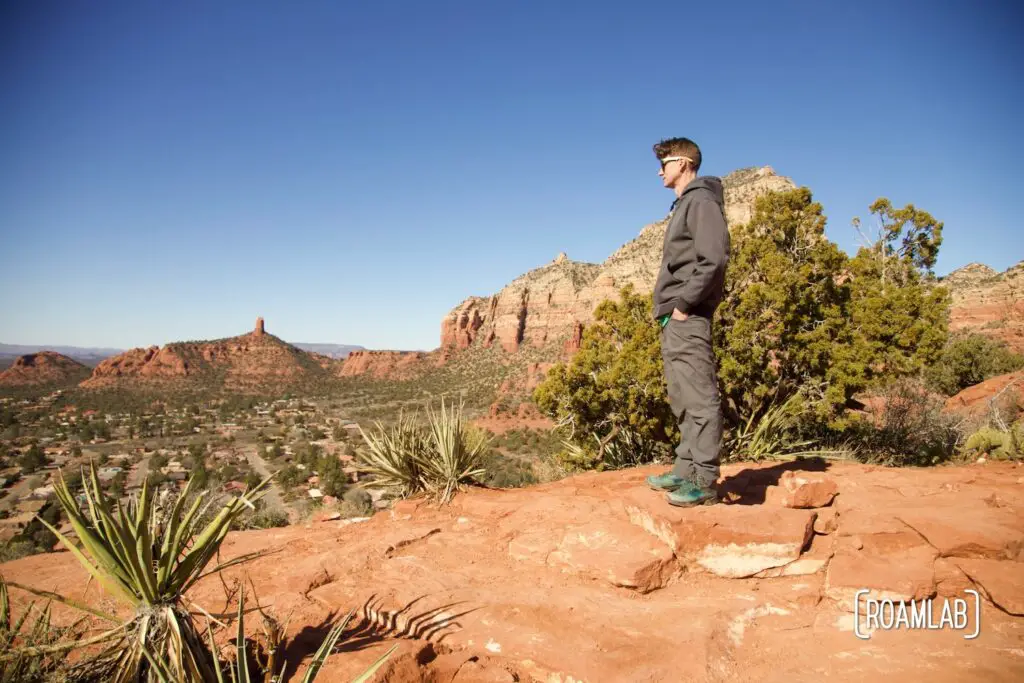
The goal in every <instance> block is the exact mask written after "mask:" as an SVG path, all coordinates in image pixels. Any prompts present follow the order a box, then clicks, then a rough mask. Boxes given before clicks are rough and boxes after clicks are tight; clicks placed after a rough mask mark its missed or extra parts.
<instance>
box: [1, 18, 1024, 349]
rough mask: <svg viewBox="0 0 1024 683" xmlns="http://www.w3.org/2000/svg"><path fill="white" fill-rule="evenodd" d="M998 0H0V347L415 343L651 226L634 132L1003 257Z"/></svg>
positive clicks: (1007, 240) (840, 214) (1013, 152)
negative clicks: (248, 341) (483, 300)
mask: <svg viewBox="0 0 1024 683" xmlns="http://www.w3.org/2000/svg"><path fill="white" fill-rule="evenodd" d="M1021 14H1022V12H1021V11H1020V10H1017V9H1015V8H1014V4H1013V3H1009V2H1007V3H1001V4H1000V3H994V2H982V3H978V4H977V8H973V9H972V8H971V7H970V6H969V5H968V4H967V3H962V2H958V3H952V2H902V1H900V2H893V1H892V0H888V1H887V2H842V3H840V2H821V1H820V0H813V1H812V0H808V1H806V2H773V3H762V2H756V3H755V2H728V3H684V2H675V3H669V2H660V3H647V2H636V3H625V2H597V1H591V2H578V3H570V2H551V1H546V2H503V3H497V2H484V1H480V0H467V1H465V2H458V3H455V2H407V3H406V2H387V3H368V2H367V3H356V2H313V1H306V0H304V1H302V2H279V1H277V2H265V1H260V2H256V1H252V0H247V1H246V2H241V1H227V0H225V1H224V2H156V1H155V0H149V1H146V0H135V1H133V2H98V3H86V2H53V1H39V2H35V1H33V2H29V1H27V0H26V1H23V2H4V3H3V4H2V7H0V230H2V235H0V237H2V241H0V245H2V246H0V341H3V342H6V343H18V344H68V345H79V346H113V347H120V348H128V347H133V346H145V345H150V344H165V343H167V342H171V341H175V340H182V339H205V338H217V337H224V336H231V335H234V334H239V333H242V332H245V331H247V330H248V329H249V328H251V326H252V325H253V322H254V320H255V318H256V316H257V315H262V316H264V317H265V318H266V320H267V329H268V331H270V332H273V333H274V334H277V335H279V336H281V337H282V338H284V339H287V340H289V341H296V342H336V343H351V344H361V345H364V346H367V347H369V348H396V349H413V348H419V349H432V348H435V347H436V346H437V344H438V336H439V330H440V322H441V319H442V317H443V316H444V315H445V314H446V313H447V312H448V311H449V310H450V309H451V308H453V307H454V306H455V305H457V304H458V303H459V302H460V301H461V300H462V299H464V298H465V297H467V296H469V295H474V294H475V295H489V294H492V293H495V292H497V291H498V290H499V289H500V288H501V287H502V286H503V285H504V284H506V283H508V282H509V281H511V280H512V279H514V278H515V277H517V276H518V275H520V274H522V273H524V272H526V271H527V270H530V269H531V268H535V267H537V266H540V265H542V264H544V263H546V262H548V261H550V260H551V259H552V258H554V257H555V256H556V255H557V254H558V252H560V251H565V252H567V253H568V254H569V256H570V258H573V259H577V260H586V261H593V262H600V261H602V260H604V259H605V258H606V257H607V256H608V255H609V254H611V253H612V252H613V251H614V250H615V249H617V248H618V247H620V246H621V245H622V244H624V243H625V242H627V241H629V240H630V239H632V238H633V237H634V236H636V234H637V232H638V231H639V230H640V228H641V227H642V226H643V225H644V224H646V223H649V222H652V221H655V220H658V219H660V218H662V217H663V216H664V215H665V213H666V211H667V210H668V207H669V204H670V202H671V200H672V198H673V197H672V195H671V193H670V192H669V191H667V190H665V189H663V188H661V187H660V182H659V180H658V178H657V176H656V172H657V165H656V163H655V160H654V157H653V155H652V153H651V145H652V144H653V143H654V142H656V141H657V140H658V139H660V138H662V137H669V136H676V135H684V136H688V137H691V138H693V139H694V140H696V141H697V142H698V143H699V144H700V145H701V147H702V149H703V152H704V157H705V163H704V167H703V168H702V172H704V173H708V174H716V175H724V174H726V173H728V172H730V171H732V170H734V169H736V168H740V167H745V166H755V165H770V166H772V167H773V168H775V170H776V171H777V172H779V173H780V174H783V175H786V176H789V177H791V178H793V179H794V181H796V182H797V183H798V184H801V185H806V186H808V187H810V188H811V189H812V191H813V192H814V194H815V197H816V198H817V199H818V200H819V201H821V202H822V203H823V205H824V207H825V211H826V213H827V215H828V217H829V228H828V234H829V236H830V237H831V238H832V239H833V240H835V241H836V242H838V243H839V244H840V246H842V247H843V248H844V249H845V250H846V251H848V252H851V253H852V252H853V250H854V249H855V247H856V239H855V235H854V232H853V230H852V228H851V227H850V220H851V218H852V217H854V216H858V215H859V216H861V217H862V218H865V219H866V218H868V214H867V206H868V205H869V204H870V203H871V202H872V201H873V200H874V199H876V198H877V197H879V196H887V197H889V198H890V199H891V200H892V201H893V202H894V203H895V204H897V205H898V206H902V205H903V204H905V203H908V202H912V203H914V204H916V205H917V206H919V207H921V208H924V209H926V210H928V211H930V212H931V213H932V214H933V215H934V216H935V217H936V218H937V219H939V220H941V221H943V222H944V223H945V243H944V244H943V246H942V250H941V253H940V257H939V263H938V268H937V272H938V273H939V274H945V273H948V272H949V271H950V270H953V269H955V268H957V267H959V266H961V265H964V264H966V263H968V262H971V261H980V262H984V263H987V264H989V265H991V266H992V267H994V268H996V269H999V270H1003V269H1005V268H1007V267H1009V266H1011V265H1013V264H1014V263H1016V262H1017V261H1019V260H1021V259H1022V258H1024V239H1022V237H1021V230H1022V227H1024V226H1022V225H1021V217H1022V216H1024V188H1022V187H1021V184H1022V181H1024V174H1022V173H1021V171H1020V169H1021V166H1022V164H1024V160H1022V159H1024V131H1022V125H1021V123H1020V121H1021V116H1022V112H1024V106H1022V105H1024V87H1022V86H1024V82H1022V81H1024V78H1022V77H1021V71H1020V68H1021V65H1022V64H1024V48H1022V47H1021V43H1020V40H1019V33H1018V31H1019V28H1020V26H1021Z"/></svg>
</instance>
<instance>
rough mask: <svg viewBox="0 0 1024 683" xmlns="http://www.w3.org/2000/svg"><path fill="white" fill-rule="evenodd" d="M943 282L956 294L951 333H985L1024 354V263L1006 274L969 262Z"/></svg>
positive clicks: (950, 319) (951, 308)
mask: <svg viewBox="0 0 1024 683" xmlns="http://www.w3.org/2000/svg"><path fill="white" fill-rule="evenodd" d="M941 282H942V284H944V285H946V286H948V287H949V289H950V291H951V293H952V295H953V301H952V305H951V307H950V312H949V329H950V330H952V331H955V332H976V333H978V334H983V335H985V336H987V337H992V338H993V339H999V340H1001V341H1004V342H1006V344H1007V345H1008V346H1009V347H1010V348H1011V349H1013V350H1015V351H1018V352H1024V261H1021V262H1019V263H1017V264H1016V265H1014V266H1010V267H1009V268H1007V269H1006V270H1005V271H1003V272H1002V273H999V272H997V271H995V270H994V269H992V268H990V267H988V266H986V265H984V264H981V263H968V264H967V265H966V266H963V267H962V268H957V269H956V270H954V271H953V272H952V273H950V274H949V275H947V276H945V277H944V278H942V279H941Z"/></svg>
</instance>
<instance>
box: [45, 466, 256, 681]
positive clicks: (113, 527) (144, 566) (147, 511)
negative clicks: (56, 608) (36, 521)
mask: <svg viewBox="0 0 1024 683" xmlns="http://www.w3.org/2000/svg"><path fill="white" fill-rule="evenodd" d="M271 476H272V475H271ZM269 481H270V477H267V478H266V479H264V480H263V481H261V482H260V483H259V484H258V485H257V486H255V487H253V489H252V490H249V491H246V492H245V493H244V494H243V495H241V496H240V497H236V498H231V499H229V500H228V501H227V502H226V503H225V504H224V505H223V507H222V508H221V509H220V511H219V512H218V513H217V514H216V515H215V516H213V519H212V520H210V521H209V522H208V523H207V524H206V525H205V527H204V526H202V519H203V518H204V517H205V516H206V512H207V511H208V510H209V508H210V507H211V506H212V505H213V504H214V503H216V499H213V498H211V499H209V500H205V501H204V499H205V498H206V494H205V492H204V493H201V494H198V495H195V496H192V495H191V494H192V493H193V492H192V481H191V480H190V481H189V483H188V485H187V486H186V488H185V491H184V492H183V493H182V494H181V495H180V496H179V497H178V498H177V499H176V500H175V501H174V502H173V504H172V505H162V504H161V501H160V500H159V497H158V496H155V495H153V493H152V492H151V490H150V488H149V486H148V484H144V485H143V487H142V493H141V495H140V496H139V497H138V498H137V499H135V498H133V499H132V500H131V501H130V502H129V503H128V504H127V505H126V506H122V505H120V504H119V503H117V502H116V501H114V500H113V499H111V498H110V497H108V496H107V495H106V494H105V493H104V492H103V490H102V489H101V487H100V482H99V478H98V477H97V475H96V468H95V466H93V465H90V472H89V476H88V477H84V476H83V491H84V495H85V502H86V510H85V511H84V512H83V511H82V509H81V508H80V507H79V505H78V503H77V502H76V501H75V498H74V497H73V495H72V493H71V491H70V490H69V488H68V486H67V483H66V482H65V481H64V479H63V477H61V478H60V480H59V481H58V482H57V483H56V485H55V486H54V489H55V493H56V496H57V501H58V502H59V503H60V505H61V507H62V508H63V511H64V514H65V515H66V516H67V517H68V520H69V521H70V522H71V526H72V528H73V529H74V531H75V534H76V535H77V536H78V540H79V543H80V546H79V545H76V544H75V543H73V542H72V541H70V540H69V539H68V538H67V537H66V536H65V535H64V534H62V533H60V531H58V530H57V529H56V528H55V527H53V526H52V525H50V524H47V523H46V522H45V521H44V522H43V523H44V524H46V526H47V528H49V529H50V531H52V532H53V533H54V534H55V535H56V536H57V538H58V539H60V541H61V542H62V543H63V544H64V545H65V546H66V547H67V548H68V550H70V551H71V553H72V554H73V555H74V556H75V558H76V559H78V561H79V562H80V563H81V564H82V566H83V567H85V569H86V571H88V572H89V574H90V575H92V577H93V578H95V579H96V580H97V582H99V584H100V585H101V586H102V587H103V588H104V589H105V590H106V591H107V592H108V593H109V594H110V595H112V596H114V597H115V598H117V599H119V600H121V601H122V602H124V603H125V604H127V605H128V606H130V607H131V608H133V609H134V614H133V616H132V617H131V619H130V620H129V621H128V622H127V623H126V624H124V627H123V628H119V629H117V630H116V632H115V633H114V634H113V636H112V638H111V641H112V642H109V643H108V645H107V647H106V649H104V650H103V651H102V652H101V653H99V654H98V655H97V656H95V657H93V658H91V659H90V661H89V662H88V663H86V664H85V665H84V666H86V667H88V671H89V674H88V675H90V676H94V677H96V678H97V679H99V680H104V681H112V682H113V683H128V682H129V681H138V680H143V679H144V678H145V677H146V674H147V673H148V672H149V671H151V666H150V664H149V658H148V656H147V653H149V654H150V655H152V656H154V657H156V658H158V659H159V660H160V661H161V663H162V665H163V668H164V669H165V671H166V672H167V673H169V675H170V676H171V677H172V680H175V681H215V680H217V677H218V675H219V668H218V665H217V661H216V658H215V657H213V656H211V654H210V652H209V651H208V650H207V649H206V647H205V644H204V642H203V638H202V636H201V635H200V634H199V632H198V630H197V628H196V625H195V623H194V621H193V619H192V616H191V615H190V613H189V611H188V610H187V609H186V608H185V606H184V604H183V600H184V597H183V596H184V594H185V592H186V591H188V589H189V588H190V587H191V586H193V585H194V584H195V583H196V582H197V581H199V580H200V579H201V578H203V577H204V576H208V575H210V574H213V573H215V572H218V571H221V570H223V569H226V568H228V567H230V566H233V565H236V564H238V563H240V562H244V561H246V560H249V559H251V558H252V557H254V556H255V554H250V555H244V556H240V557H237V558H234V559H232V560H230V561H228V562H225V563H222V564H220V565H218V566H216V567H214V568H213V569H209V570H207V565H208V564H209V563H210V561H211V560H212V559H213V558H214V556H215V555H216V554H217V551H218V549H219V548H220V545H221V542H222V541H223V540H224V537H225V535H226V534H227V532H228V529H229V528H230V526H231V523H232V522H233V521H234V520H235V519H237V518H238V516H239V515H241V514H242V513H243V512H244V511H245V510H246V508H252V507H253V503H255V501H257V500H258V499H259V498H260V497H262V496H263V495H264V493H265V492H266V490H267V486H268V484H269ZM190 499H191V500H192V502H191V504H190V505H189V507H188V508H187V509H186V507H185V505H186V501H188V500H190Z"/></svg>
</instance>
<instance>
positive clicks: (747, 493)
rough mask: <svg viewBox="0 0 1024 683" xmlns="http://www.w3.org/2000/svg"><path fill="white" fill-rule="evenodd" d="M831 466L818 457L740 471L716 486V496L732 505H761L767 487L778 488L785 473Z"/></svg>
mask: <svg viewBox="0 0 1024 683" xmlns="http://www.w3.org/2000/svg"><path fill="white" fill-rule="evenodd" d="M830 466H831V465H830V464H829V462H828V461H827V460H825V459H824V458H820V457H813V458H802V457H797V458H796V459H795V460H791V461H787V462H780V463H778V464H777V465H772V466H771V467H757V468H751V469H745V470H740V471H739V472H737V473H736V474H734V475H733V476H731V477H728V478H727V479H725V480H724V481H722V483H721V484H720V485H719V486H718V494H719V495H720V496H721V497H722V499H723V500H724V501H726V502H727V503H730V504H732V505H761V504H763V503H764V502H765V500H766V499H767V495H768V487H769V486H778V485H779V480H780V479H781V478H782V475H783V474H785V473H786V472H793V471H801V472H825V471H826V470H828V468H829V467H830Z"/></svg>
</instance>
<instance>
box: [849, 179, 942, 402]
mask: <svg viewBox="0 0 1024 683" xmlns="http://www.w3.org/2000/svg"><path fill="white" fill-rule="evenodd" d="M870 210H871V212H872V213H873V214H875V215H876V216H877V219H878V229H877V232H876V233H875V234H874V235H868V234H866V233H865V232H864V231H861V235H862V237H863V238H864V239H865V242H866V243H865V244H864V245H863V246H862V247H861V248H860V249H859V250H858V252H857V254H856V256H854V257H853V258H852V259H851V260H850V266H849V273H850V280H849V287H850V306H849V317H850V327H851V329H852V331H853V336H854V343H853V345H852V347H851V348H850V349H849V351H850V353H849V362H850V363H852V364H854V365H856V366H857V367H858V368H860V370H861V371H862V373H863V378H864V381H865V382H866V383H868V384H875V385H877V384H880V383H883V382H886V381H890V380H893V379H897V378H900V377H906V376H911V375H918V374H920V373H921V372H922V371H923V370H924V368H926V367H927V366H930V365H932V364H933V363H935V362H936V361H937V360H938V359H939V357H940V356H941V355H942V350H943V347H944V346H945V344H946V341H947V338H948V332H947V330H948V323H949V301H950V297H949V292H948V290H947V289H946V288H945V287H942V286H938V285H937V284H936V283H935V278H934V274H933V272H932V268H933V266H934V265H935V259H936V257H937V255H938V252H939V246H940V245H941V243H942V223H939V222H938V221H936V220H935V219H934V218H933V217H932V216H931V214H929V213H928V212H926V211H921V210H919V209H917V208H915V207H914V206H913V205H910V204H908V205H907V206H906V207H904V208H902V209H894V208H893V207H892V205H891V204H890V202H889V200H887V199H884V198H882V199H879V200H877V201H876V202H875V203H874V204H872V205H871V207H870ZM854 225H855V226H856V227H857V228H858V230H860V221H859V220H858V219H854Z"/></svg>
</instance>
